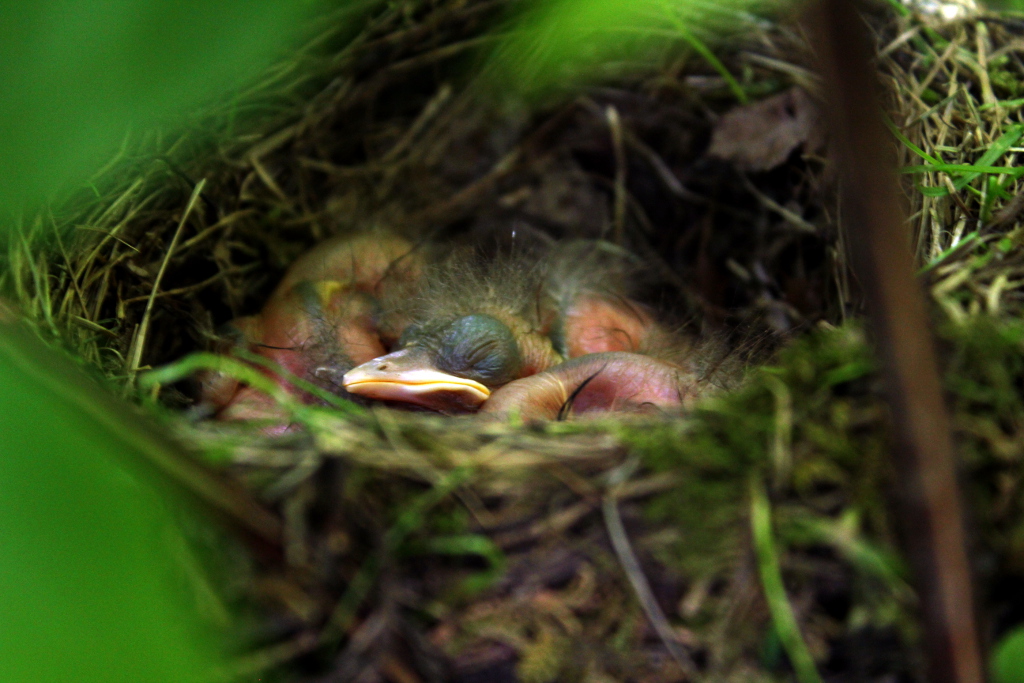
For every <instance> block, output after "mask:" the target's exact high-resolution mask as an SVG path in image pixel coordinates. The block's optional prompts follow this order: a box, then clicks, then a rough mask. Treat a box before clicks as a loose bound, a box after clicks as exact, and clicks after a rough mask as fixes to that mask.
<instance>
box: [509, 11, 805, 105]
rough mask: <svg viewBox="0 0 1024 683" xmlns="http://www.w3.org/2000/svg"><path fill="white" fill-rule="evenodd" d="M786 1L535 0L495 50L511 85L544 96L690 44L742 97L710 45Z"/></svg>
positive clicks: (752, 24) (739, 97) (730, 87)
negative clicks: (667, 46)
mask: <svg viewBox="0 0 1024 683" xmlns="http://www.w3.org/2000/svg"><path fill="white" fill-rule="evenodd" d="M787 4H791V3H787V2H786V1H785V0H718V1H717V2H711V1H710V0H545V1H544V2H534V3H533V5H532V6H531V9H530V10H529V11H527V12H526V13H524V15H523V17H522V19H521V20H520V22H519V24H518V25H517V27H516V30H514V31H513V32H512V33H511V34H510V35H509V37H508V39H507V40H505V41H504V42H503V43H502V44H501V45H500V46H499V48H498V50H497V52H496V53H495V61H496V66H497V68H496V69H495V70H494V72H493V73H494V74H495V76H496V77H497V79H498V80H499V82H500V83H501V84H502V85H503V86H504V87H507V86H508V84H510V83H512V84H515V85H516V87H517V88H518V89H519V90H520V91H522V92H523V93H525V94H529V95H543V94H546V93H547V92H548V91H550V90H552V89H554V88H565V87H575V86H577V85H579V84H580V83H581V82H585V81H587V80H591V79H594V78H596V77H599V76H601V75H602V74H603V72H604V71H605V70H606V69H608V68H609V65H616V64H615V63H616V62H617V61H623V62H628V61H630V60H636V59H639V58H643V57H644V56H646V55H648V54H649V53H650V52H652V51H653V50H656V49H658V48H660V47H662V46H664V45H665V44H666V43H670V42H671V43H680V42H684V43H686V44H688V45H689V46H690V47H691V48H692V49H693V50H694V51H695V52H697V53H698V54H700V55H701V56H702V57H703V58H704V59H705V60H706V61H708V62H709V63H710V65H711V67H712V68H714V69H715V70H716V71H718V73H719V74H720V75H721V76H722V78H723V80H724V81H725V83H726V85H727V87H728V88H729V89H730V90H731V91H732V93H733V94H734V95H735V96H736V97H737V98H738V99H739V100H740V101H743V99H744V98H745V94H744V91H743V89H742V86H741V84H740V83H739V82H738V81H736V79H735V78H734V77H733V76H732V75H731V74H730V73H729V71H728V70H726V67H725V66H724V65H723V64H722V62H721V61H719V60H718V59H717V57H716V56H715V55H714V52H713V51H712V50H711V49H709V48H708V47H707V46H708V44H709V43H711V42H714V41H720V40H722V39H724V38H726V37H728V36H730V35H734V34H737V33H741V32H742V31H744V30H746V29H749V28H751V27H752V26H754V25H756V24H757V22H758V21H759V19H758V16H757V15H758V14H761V13H766V12H772V11H775V10H777V9H778V8H780V7H783V6H786V5H787Z"/></svg>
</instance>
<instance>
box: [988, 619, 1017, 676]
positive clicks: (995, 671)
mask: <svg viewBox="0 0 1024 683" xmlns="http://www.w3.org/2000/svg"><path fill="white" fill-rule="evenodd" d="M992 680H993V681H994V683H1024V628H1018V629H1016V630H1014V631H1011V632H1010V633H1009V634H1007V635H1006V636H1004V637H1003V639H1002V640H1000V641H999V642H998V643H997V644H996V647H995V651H994V652H993V653H992Z"/></svg>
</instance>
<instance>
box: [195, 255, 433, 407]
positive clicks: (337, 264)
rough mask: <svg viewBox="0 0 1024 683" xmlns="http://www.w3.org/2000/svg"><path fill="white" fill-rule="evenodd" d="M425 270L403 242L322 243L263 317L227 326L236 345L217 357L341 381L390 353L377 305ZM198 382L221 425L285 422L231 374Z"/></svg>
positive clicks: (292, 272)
mask: <svg viewBox="0 0 1024 683" xmlns="http://www.w3.org/2000/svg"><path fill="white" fill-rule="evenodd" d="M419 268H420V263H419V259H418V257H416V256H414V255H413V247H412V245H410V244H409V243H408V242H406V241H405V240H403V239H401V238H398V237H392V236H371V235H361V236H358V237H354V238H334V239H331V240H328V241H326V242H323V243H322V244H320V245H318V246H317V247H315V248H314V249H312V250H311V251H309V252H307V253H306V254H304V255H303V256H302V257H300V258H299V259H298V260H297V261H296V262H295V263H294V264H292V266H291V267H290V268H289V269H288V271H287V272H286V273H285V275H284V277H283V279H282V280H281V283H280V284H279V285H278V286H277V289H275V290H274V292H273V294H272V295H271V296H270V299H269V300H268V301H267V303H266V305H265V306H264V307H263V310H262V311H260V313H259V314H257V315H254V316H246V317H243V318H237V319H235V320H233V321H232V322H231V323H229V325H228V327H229V329H230V338H229V340H228V341H227V342H226V343H224V344H222V345H221V348H220V349H218V350H220V351H221V352H226V351H229V350H230V348H231V347H232V346H241V347H243V348H246V349H248V350H249V351H250V352H252V353H255V354H258V355H260V356H263V357H264V358H266V359H268V360H270V361H272V362H274V363H276V364H277V365H279V366H281V367H282V368H283V369H284V370H286V371H287V372H289V373H291V374H293V375H295V376H297V377H300V378H302V379H306V380H310V381H314V383H317V380H318V379H319V378H321V377H324V378H327V380H328V381H332V380H333V379H334V378H335V377H336V378H337V379H338V380H340V377H341V375H342V374H343V372H344V370H346V369H347V368H349V367H352V366H353V365H358V364H361V363H365V362H367V361H369V360H372V359H373V358H377V357H379V356H381V355H384V354H385V353H386V352H387V347H386V346H385V344H386V337H387V336H388V335H387V334H386V333H384V332H382V331H381V329H380V325H379V322H380V321H379V320H377V319H376V312H377V308H378V307H377V299H378V297H379V296H381V295H382V293H383V291H384V290H385V289H386V288H389V287H403V286H407V285H408V284H409V283H410V282H412V281H414V280H415V278H416V277H418V275H419ZM382 338H384V339H382ZM260 369H261V371H262V372H264V373H265V374H266V375H267V376H268V377H270V378H271V379H273V380H274V381H275V382H277V383H279V384H280V385H281V386H282V388H284V389H285V390H286V391H289V392H290V393H292V394H294V395H295V396H297V397H298V398H299V399H300V400H302V401H303V402H307V403H312V402H315V399H314V398H313V397H312V396H310V395H308V394H306V393H305V392H302V391H300V390H299V389H297V388H296V387H294V386H292V384H291V383H290V382H288V381H287V380H286V379H285V378H284V377H283V376H280V375H278V374H277V373H274V372H272V371H270V370H267V369H265V368H260ZM200 382H201V393H200V400H201V402H202V403H204V404H206V405H208V406H210V407H211V408H212V409H214V410H216V411H217V417H218V418H219V419H228V420H234V419H259V418H262V419H277V418H281V417H283V414H282V412H281V410H280V409H279V408H278V407H277V405H276V403H275V402H274V400H273V399H272V398H271V397H269V396H267V395H265V394H264V393H262V392H260V391H258V390H256V389H253V388H251V387H248V386H246V385H244V384H240V383H239V382H238V381H237V380H235V379H233V378H231V377H228V376H227V375H224V374H221V373H207V374H206V375H205V376H203V377H202V378H201V379H200ZM320 383H322V382H320ZM335 384H336V382H335Z"/></svg>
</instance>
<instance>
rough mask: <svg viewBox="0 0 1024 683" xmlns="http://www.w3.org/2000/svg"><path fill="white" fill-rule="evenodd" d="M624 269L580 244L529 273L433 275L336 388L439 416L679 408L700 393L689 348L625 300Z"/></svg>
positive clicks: (600, 249)
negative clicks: (391, 337) (405, 323)
mask: <svg viewBox="0 0 1024 683" xmlns="http://www.w3.org/2000/svg"><path fill="white" fill-rule="evenodd" d="M626 265H627V264H626V260H625V259H624V258H623V254H620V253H615V251H614V248H613V247H611V246H610V245H607V244H604V243H600V242H579V243H568V244H566V245H562V246H561V247H559V248H556V249H554V250H553V251H552V253H551V254H549V255H548V256H547V257H546V258H544V259H542V260H541V261H540V262H539V263H538V262H534V263H532V264H531V263H530V262H528V261H527V260H525V259H523V258H512V259H505V260H504V261H499V262H498V263H496V264H492V265H491V266H490V267H486V268H480V267H474V266H472V265H469V266H467V265H465V264H463V263H459V262H456V263H455V264H448V265H446V266H442V267H440V268H438V269H437V270H436V271H435V272H434V273H430V274H428V275H427V276H425V278H424V282H423V294H422V297H421V298H420V301H421V302H422V306H421V310H419V311H416V312H415V313H413V314H412V315H411V316H410V317H411V318H412V320H413V321H414V322H412V323H411V324H410V325H409V327H408V328H407V329H406V331H405V334H403V336H402V338H401V339H399V341H398V343H397V345H396V350H395V351H393V352H392V353H389V354H386V355H384V356H381V357H379V358H375V359H373V360H371V361H369V362H367V363H364V364H363V365H360V366H358V367H356V368H354V369H352V370H350V371H349V372H348V373H346V375H345V376H344V379H343V384H344V387H345V388H346V389H347V390H348V391H349V392H350V393H352V394H356V395H360V396H364V397H366V398H370V399H376V400H383V401H389V402H395V403H404V404H408V405H415V406H419V407H423V408H427V409H430V410H435V411H438V412H442V413H448V414H455V413H465V412H475V411H480V412H482V413H485V414H490V415H505V414H509V413H512V412H519V413H520V415H521V416H523V417H526V418H548V419H553V418H564V417H566V416H567V415H569V414H570V413H575V414H580V413H587V412H595V411H609V410H614V411H636V410H648V409H651V408H652V407H653V408H678V407H685V406H687V405H689V403H691V402H692V398H693V397H694V396H696V395H697V393H699V390H700V389H701V388H702V384H701V382H700V381H699V380H698V375H697V372H696V369H695V368H694V367H692V366H691V364H690V363H689V362H688V361H687V360H686V357H687V356H688V355H689V351H690V344H689V342H688V340H686V339H684V338H682V337H679V336H677V335H672V334H670V333H669V332H668V331H667V330H665V329H664V328H663V327H662V326H660V325H658V324H657V323H656V322H655V320H654V317H653V314H652V312H651V311H650V310H649V309H647V308H646V307H644V306H641V305H640V304H638V303H636V302H635V301H632V300H631V299H630V298H629V297H628V296H627V294H626V286H625V284H624V283H623V281H624V280H626V279H627V277H626V276H627V275H628V271H629V270H630V269H629V268H627V267H626ZM668 349H673V350H674V355H675V356H676V357H677V359H678V360H676V361H675V362H673V361H672V360H671V354H666V353H665V351H666V350H668ZM680 350H681V351H680ZM658 351H660V352H661V353H660V355H661V356H662V357H661V358H656V357H654V356H652V355H645V354H651V353H653V352H658Z"/></svg>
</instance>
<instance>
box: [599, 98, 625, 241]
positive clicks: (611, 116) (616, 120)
mask: <svg viewBox="0 0 1024 683" xmlns="http://www.w3.org/2000/svg"><path fill="white" fill-rule="evenodd" d="M604 114H605V119H606V120H607V121H608V129H609V130H610V131H611V134H612V151H613V152H614V154H615V204H614V206H613V209H612V227H613V231H614V232H613V234H614V236H615V244H618V245H620V246H621V245H622V240H623V238H624V236H625V234H626V147H625V145H624V144H623V142H622V138H623V135H622V119H621V118H620V117H619V110H618V109H616V108H615V107H612V106H610V105H609V106H608V107H607V108H606V109H605V110H604Z"/></svg>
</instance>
